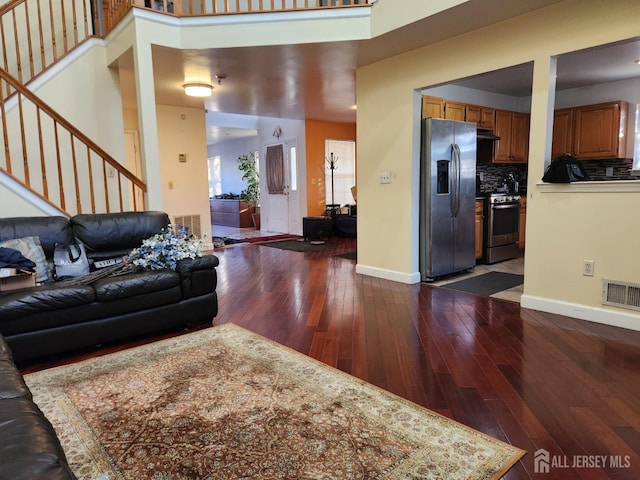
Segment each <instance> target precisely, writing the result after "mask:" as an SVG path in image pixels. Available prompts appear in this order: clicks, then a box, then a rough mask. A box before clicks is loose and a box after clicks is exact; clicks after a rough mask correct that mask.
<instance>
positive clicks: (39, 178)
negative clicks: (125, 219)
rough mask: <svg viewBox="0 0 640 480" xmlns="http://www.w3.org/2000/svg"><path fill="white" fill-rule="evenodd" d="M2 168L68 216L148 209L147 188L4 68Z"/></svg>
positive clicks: (0, 113)
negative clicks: (7, 96) (6, 94)
mask: <svg viewBox="0 0 640 480" xmlns="http://www.w3.org/2000/svg"><path fill="white" fill-rule="evenodd" d="M0 83H1V88H2V91H7V90H8V89H11V90H12V91H14V92H15V95H13V96H12V97H11V98H10V99H9V100H5V99H4V98H3V97H2V95H0V120H1V122H2V125H1V128H2V137H3V139H4V150H3V151H2V152H0V171H3V172H5V173H6V174H8V175H10V176H11V177H12V178H14V179H15V180H17V181H18V182H19V183H21V184H22V185H24V186H25V187H27V188H29V189H30V190H31V191H33V192H34V193H35V194H37V195H38V196H40V197H41V198H42V199H44V200H46V201H48V202H49V203H50V204H52V205H54V206H56V207H57V208H59V209H60V210H62V211H63V212H65V213H67V214H68V215H75V214H78V213H109V212H122V211H130V210H134V211H135V210H144V209H145V199H144V197H145V192H146V190H147V186H146V184H145V183H144V182H142V181H141V180H140V179H139V178H137V177H136V176H135V175H134V174H133V173H131V172H130V171H129V170H127V168H125V167H124V166H123V165H121V164H120V163H119V162H118V161H117V160H115V159H114V158H112V157H111V155H109V154H108V153H107V152H106V151H104V150H103V149H102V148H101V147H99V146H98V145H97V144H96V143H95V142H93V141H92V140H91V139H90V138H89V137H87V136H86V135H85V134H83V133H82V132H80V131H79V130H78V129H77V128H75V127H74V126H73V125H72V124H71V123H70V122H69V121H67V120H65V119H64V118H63V117H62V116H61V115H60V114H58V113H57V112H56V111H55V110H53V109H52V108H51V107H50V106H49V105H47V104H46V103H45V102H44V101H42V100H41V99H40V98H38V97H37V96H36V95H35V94H34V93H32V92H31V91H30V90H28V89H27V88H26V87H25V86H23V85H22V84H21V83H20V81H19V80H18V79H16V78H14V77H13V76H12V75H10V74H9V73H8V72H6V71H4V70H3V69H0Z"/></svg>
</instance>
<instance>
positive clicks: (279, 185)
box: [260, 143, 289, 233]
mask: <svg viewBox="0 0 640 480" xmlns="http://www.w3.org/2000/svg"><path fill="white" fill-rule="evenodd" d="M264 158H265V162H264V168H265V171H264V175H260V178H261V180H260V183H261V184H262V188H263V190H262V192H261V195H260V204H261V209H260V216H261V223H262V225H263V228H264V229H265V230H267V231H269V232H277V233H289V197H288V193H289V183H288V182H289V180H288V178H289V173H288V168H287V162H286V161H285V148H284V144H283V143H276V144H272V145H267V146H266V149H265V155H264Z"/></svg>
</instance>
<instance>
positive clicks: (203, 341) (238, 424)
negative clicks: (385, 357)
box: [25, 324, 525, 480]
mask: <svg viewBox="0 0 640 480" xmlns="http://www.w3.org/2000/svg"><path fill="white" fill-rule="evenodd" d="M25 381H26V383H27V385H28V386H29V388H30V389H31V391H32V392H33V399H34V401H35V402H36V403H37V404H38V406H39V407H40V408H41V409H42V411H43V412H44V414H45V415H46V416H47V418H48V419H49V420H50V421H51V423H52V424H53V426H54V428H55V429H56V432H57V433H58V436H59V438H60V442H61V443H62V446H63V448H64V451H65V453H66V454H67V459H68V460H69V465H70V467H71V469H72V470H73V471H74V473H76V475H77V476H78V478H86V479H96V478H109V479H112V480H115V479H119V480H134V479H135V480H159V479H173V480H188V479H195V478H201V479H204V478H207V479H220V480H222V479H240V478H246V479H249V478H251V479H253V480H274V479H285V478H286V479H340V480H345V479H352V480H365V479H377V480H412V479H413V480H418V479H421V480H431V479H443V478H447V479H462V478H464V479H467V480H497V479H499V478H500V477H501V476H502V475H504V474H505V473H506V472H507V471H508V470H509V469H510V468H511V467H512V466H513V465H514V464H515V463H516V462H517V461H518V460H519V459H520V458H521V457H522V456H523V455H524V453H525V452H524V451H523V450H520V449H519V448H517V447H514V446H512V445H510V444H508V443H505V442H503V441H501V440H498V439H496V438H493V437H491V436H489V435H486V434H484V433H481V432H479V431H478V430H474V429H472V428H470V427H467V426H465V425H463V424H461V423H458V422H455V421H453V420H450V419H449V418H446V417H444V416H442V415H439V414H438V413H436V412H434V411H432V410H428V409H426V408H423V407H420V406H418V405H416V404H414V403H411V402H409V401H407V400H404V399H403V398H400V397H398V396H395V395H393V394H391V393H389V392H386V391H384V390H382V389H380V388H378V387H376V386H374V385H372V384H369V383H366V382H364V381H362V380H359V379H358V378H356V377H353V376H351V375H347V374H346V373H343V372H341V371H340V370H338V369H335V368H332V367H330V366H328V365H325V364H323V363H320V362H319V361H317V360H314V359H312V358H310V357H307V356H305V355H302V354H301V353H298V352H296V351H295V350H291V349H289V348H286V347H283V346H281V345H278V344H277V343H275V342H272V341H271V340H268V339H266V338H264V337H261V336H259V335H256V334H255V333H251V332H249V331H248V330H244V329H242V328H240V327H236V326H234V325H232V324H225V325H221V326H217V327H213V328H209V329H205V330H201V331H198V332H194V333H191V334H186V335H182V336H179V337H177V338H172V339H169V340H165V341H160V342H156V343H152V344H149V345H145V346H142V347H136V348H133V349H129V350H124V351H121V352H117V353H114V354H111V355H105V356H101V357H97V358H93V359H90V360H87V361H84V362H80V363H75V364H71V365H66V366H63V367H57V368H53V369H49V370H43V371H41V372H37V373H33V374H29V375H26V376H25Z"/></svg>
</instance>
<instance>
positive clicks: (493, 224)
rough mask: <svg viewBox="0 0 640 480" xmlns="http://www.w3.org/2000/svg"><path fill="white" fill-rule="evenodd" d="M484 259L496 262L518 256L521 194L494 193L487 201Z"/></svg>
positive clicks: (487, 261) (486, 261) (488, 261)
mask: <svg viewBox="0 0 640 480" xmlns="http://www.w3.org/2000/svg"><path fill="white" fill-rule="evenodd" d="M484 218H485V225H484V231H485V238H484V261H485V263H496V262H501V261H502V260H508V259H510V258H515V257H517V256H518V237H519V234H520V195H511V194H505V193H492V194H491V195H489V197H488V198H487V200H486V201H485V215H484Z"/></svg>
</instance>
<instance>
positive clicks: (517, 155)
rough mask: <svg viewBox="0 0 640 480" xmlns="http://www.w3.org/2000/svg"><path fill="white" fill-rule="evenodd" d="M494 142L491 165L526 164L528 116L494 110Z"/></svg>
mask: <svg viewBox="0 0 640 480" xmlns="http://www.w3.org/2000/svg"><path fill="white" fill-rule="evenodd" d="M495 122H496V123H495V129H494V133H495V134H496V135H497V136H498V137H500V140H496V142H495V143H496V144H495V155H494V157H493V163H527V160H528V158H529V114H527V113H520V112H510V111H507V110H496V120H495Z"/></svg>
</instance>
